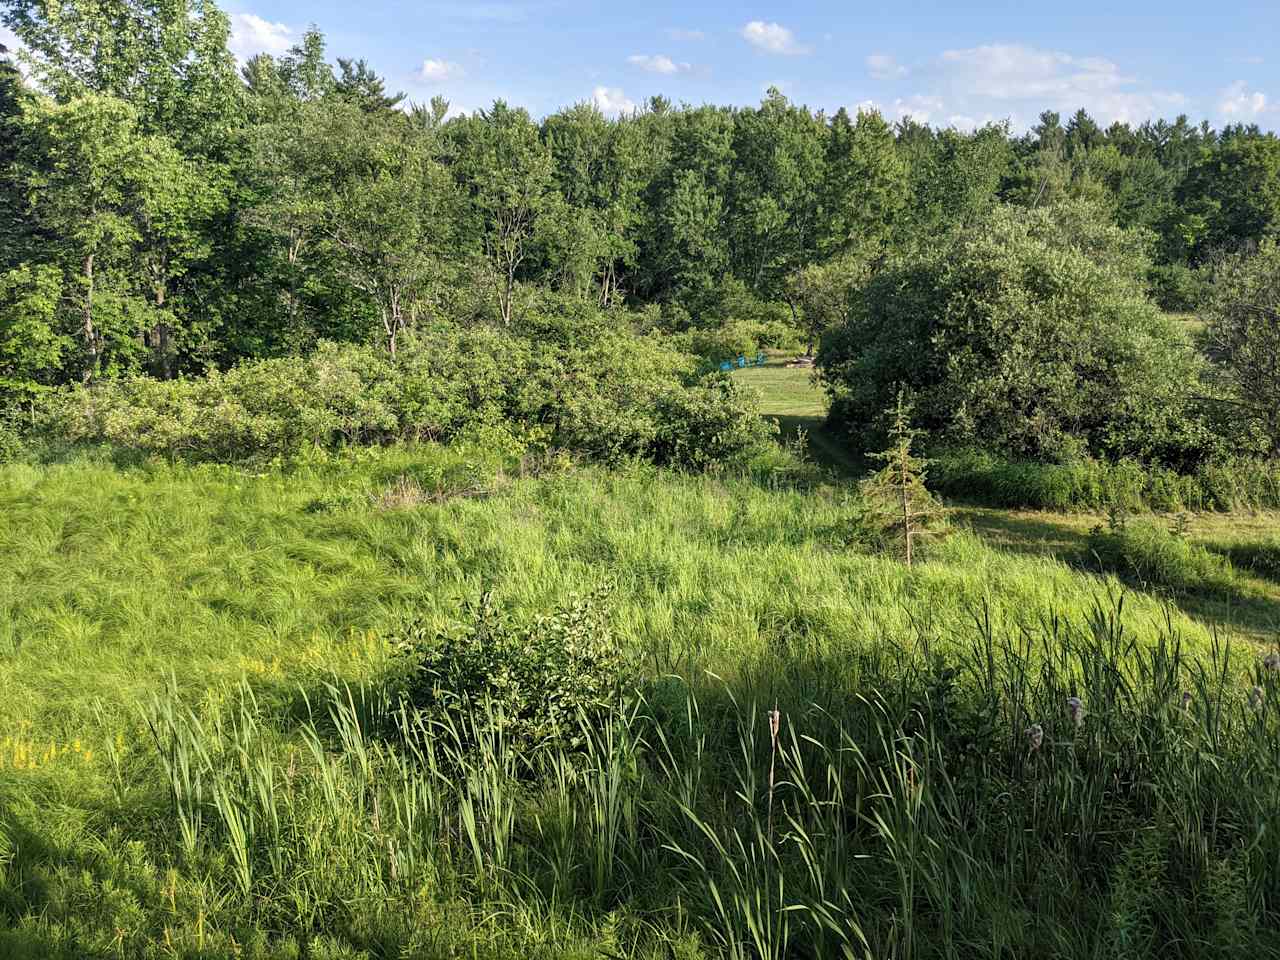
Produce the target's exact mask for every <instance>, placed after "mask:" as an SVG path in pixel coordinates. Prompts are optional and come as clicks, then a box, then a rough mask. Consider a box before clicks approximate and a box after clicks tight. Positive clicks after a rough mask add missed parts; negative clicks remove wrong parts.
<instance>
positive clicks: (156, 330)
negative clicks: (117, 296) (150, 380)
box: [151, 283, 173, 380]
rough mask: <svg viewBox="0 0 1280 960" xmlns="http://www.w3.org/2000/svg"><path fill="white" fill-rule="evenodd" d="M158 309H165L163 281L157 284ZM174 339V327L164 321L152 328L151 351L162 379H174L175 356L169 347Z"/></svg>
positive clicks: (157, 372) (154, 363)
mask: <svg viewBox="0 0 1280 960" xmlns="http://www.w3.org/2000/svg"><path fill="white" fill-rule="evenodd" d="M155 294H156V309H157V310H163V309H164V303H165V289H164V284H163V283H157V284H156V286H155ZM172 339H173V328H172V327H171V326H170V325H169V324H167V323H165V322H164V321H160V322H158V323H157V324H156V325H155V326H154V327H152V328H151V351H152V363H153V366H154V367H155V371H156V376H158V377H160V378H161V379H162V380H172V379H173V357H172V356H171V355H170V353H169V348H170V345H171V343H172Z"/></svg>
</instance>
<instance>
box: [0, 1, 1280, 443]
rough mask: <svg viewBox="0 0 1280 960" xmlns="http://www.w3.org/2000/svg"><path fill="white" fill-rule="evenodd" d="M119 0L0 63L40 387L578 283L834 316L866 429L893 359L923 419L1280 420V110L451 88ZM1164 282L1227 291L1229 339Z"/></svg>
mask: <svg viewBox="0 0 1280 960" xmlns="http://www.w3.org/2000/svg"><path fill="white" fill-rule="evenodd" d="M107 10H108V8H105V7H104V8H99V7H97V6H93V5H87V6H84V7H80V6H72V7H66V8H59V9H58V12H56V13H55V12H54V8H50V7H48V6H47V5H44V4H41V3H36V2H32V0H22V2H16V3H12V4H9V6H8V10H7V12H6V13H5V14H4V22H5V24H6V25H7V26H8V27H9V28H11V29H12V30H13V31H14V33H15V34H16V36H17V37H18V38H19V39H20V41H21V43H22V44H23V51H22V53H21V54H18V53H17V52H15V51H11V52H10V53H9V56H8V57H7V58H6V59H5V61H4V63H3V72H2V73H0V137H2V139H0V164H2V166H0V177H2V179H0V203H2V204H3V205H4V211H5V214H4V216H3V217H2V218H0V224H2V226H0V229H3V230H4V238H3V244H2V245H0V399H2V402H3V405H4V407H5V409H6V410H8V411H9V416H10V419H11V420H14V421H16V422H18V423H22V422H23V418H22V412H23V411H27V412H28V413H30V418H29V419H30V420H31V421H32V422H34V418H35V411H36V408H37V407H38V406H40V405H41V404H46V405H47V403H48V402H49V401H48V400H47V398H48V397H49V396H50V395H51V391H53V394H52V395H54V396H69V395H71V394H67V393H66V391H65V390H64V391H58V390H56V388H62V387H66V386H67V385H94V384H101V383H109V382H117V381H118V382H128V383H132V384H134V385H135V387H136V389H137V390H141V391H143V392H145V390H147V389H151V390H152V392H151V393H150V394H147V396H152V397H154V396H158V395H160V394H156V393H155V391H156V390H160V391H161V394H163V395H164V396H167V397H173V396H177V394H174V393H173V392H172V391H169V392H165V391H164V390H163V388H160V387H152V388H147V387H140V386H137V384H139V383H140V379H139V378H151V379H153V380H154V381H156V382H157V383H162V382H165V381H173V380H174V379H175V378H192V377H199V376H201V375H204V374H212V375H215V376H216V375H217V374H218V372H219V371H228V370H233V369H234V368H236V366H237V365H238V364H241V363H243V362H245V361H258V360H265V359H282V358H307V357H314V356H315V355H316V351H317V350H318V349H320V350H322V351H323V350H325V349H327V350H330V351H332V350H333V349H334V345H343V344H347V345H359V346H360V347H361V349H362V350H364V351H365V352H363V353H361V354H360V356H361V357H364V358H365V360H362V361H360V362H363V363H366V364H373V365H377V364H380V363H385V362H392V363H394V362H395V359H394V358H395V357H396V355H397V351H398V350H402V349H403V346H404V344H405V343H406V342H411V343H412V344H413V345H414V346H413V350H414V351H417V352H418V353H421V352H422V351H424V350H425V351H426V353H427V355H428V356H429V357H430V358H431V359H432V361H433V362H437V364H438V365H443V366H441V367H440V369H441V370H442V371H443V370H444V368H445V367H447V366H448V365H450V364H454V363H457V364H459V365H463V361H462V360H461V359H459V357H460V356H461V355H468V356H471V355H475V354H476V353H477V352H479V353H484V352H485V350H486V349H487V348H485V347H483V346H482V345H481V344H479V343H478V341H477V340H476V338H477V337H486V336H487V337H489V338H490V339H489V340H488V341H486V342H488V343H490V344H492V343H495V342H497V341H498V340H502V339H503V337H504V336H506V337H507V338H508V339H509V338H510V337H511V336H517V335H519V336H517V339H520V342H521V343H522V344H524V346H526V347H528V346H529V345H530V344H531V343H532V344H536V343H538V342H542V341H545V340H546V339H547V337H548V334H547V324H548V322H550V321H548V320H547V318H550V317H558V318H560V319H559V320H556V321H555V322H553V323H552V324H551V325H552V326H555V325H556V324H559V326H560V327H562V328H563V327H564V326H565V324H566V323H569V321H567V320H565V319H564V318H567V317H577V318H579V321H574V322H580V321H581V322H586V321H582V320H581V318H590V321H589V322H590V325H591V327H592V329H593V330H594V331H596V332H597V333H600V332H602V331H612V334H611V335H614V336H615V337H616V336H624V337H625V343H623V342H622V341H618V342H617V343H614V344H613V345H612V347H611V348H610V350H611V351H612V352H613V355H614V356H615V357H616V356H617V355H618V354H619V353H627V352H628V351H629V350H630V351H632V352H634V353H643V352H644V351H645V350H647V349H649V348H650V347H652V345H653V344H654V343H656V342H657V339H661V340H662V342H663V344H664V346H663V349H667V348H669V347H671V346H675V347H677V348H679V349H680V350H683V351H685V352H686V353H692V354H697V355H701V356H703V357H705V358H706V359H709V360H713V361H714V360H718V359H720V358H723V357H725V356H736V355H738V354H739V353H745V352H750V351H754V350H755V349H757V348H759V347H783V348H788V349H794V350H800V349H807V350H808V351H810V352H812V351H814V350H815V348H816V347H817V345H818V344H819V342H820V341H822V340H823V338H824V336H825V338H826V346H824V347H823V349H822V350H821V352H820V353H821V355H820V357H819V366H820V368H821V370H822V376H823V378H824V380H825V382H826V385H827V387H828V390H829V392H830V394H831V396H832V399H833V407H832V412H833V418H834V419H835V420H836V421H841V422H844V423H846V424H848V425H850V426H852V427H854V428H855V430H856V429H857V428H859V427H861V426H863V425H865V424H866V423H868V422H870V420H872V419H874V417H875V416H876V415H877V414H878V413H879V411H882V410H883V409H884V408H885V406H886V403H887V401H888V400H889V399H891V398H892V396H893V395H894V393H895V392H896V391H897V390H898V389H901V388H904V387H905V388H908V389H910V390H911V391H912V392H913V393H914V394H916V395H918V397H919V400H920V405H919V416H920V417H921V418H922V421H923V422H924V425H925V426H927V427H929V428H930V429H936V430H937V431H939V433H940V435H943V436H945V437H947V438H948V439H951V440H958V441H962V442H966V443H967V442H975V443H981V444H982V445H987V446H989V445H995V446H996V447H999V448H1001V449H1003V450H1004V451H1006V452H1008V453H1010V454H1016V455H1030V456H1035V457H1042V456H1047V457H1049V458H1051V459H1062V458H1064V457H1069V456H1070V455H1072V454H1073V453H1078V452H1080V451H1082V450H1083V451H1085V452H1088V453H1092V454H1096V455H1108V456H1128V455H1132V456H1135V457H1138V458H1141V459H1144V460H1148V461H1161V462H1165V463H1168V464H1171V465H1174V466H1178V467H1185V466H1194V465H1195V464H1197V463H1200V462H1202V461H1204V460H1205V459H1207V458H1211V457H1215V456H1220V455H1227V454H1236V453H1241V452H1247V453H1255V454H1257V453H1263V454H1265V453H1269V452H1273V451H1274V450H1275V449H1277V444H1280V428H1278V426H1277V423H1276V418H1275V413H1274V403H1273V402H1272V401H1273V400H1274V399H1275V396H1276V394H1275V382H1276V374H1275V371H1274V370H1273V369H1269V368H1268V366H1267V361H1266V356H1267V355H1268V354H1267V351H1268V350H1273V349H1274V343H1275V339H1276V337H1275V334H1274V332H1273V331H1272V332H1271V333H1269V334H1268V333H1267V332H1266V331H1265V330H1264V331H1262V332H1261V333H1260V332H1259V331H1258V330H1257V329H1256V328H1257V327H1258V326H1259V323H1258V322H1254V321H1256V320H1257V319H1258V317H1259V316H1260V315H1259V314H1258V313H1257V310H1256V309H1253V310H1252V312H1250V309H1252V308H1250V309H1245V310H1244V311H1243V313H1242V312H1241V309H1235V307H1239V306H1240V305H1241V304H1245V305H1248V304H1254V306H1255V307H1256V305H1257V302H1261V301H1259V300H1258V297H1259V296H1261V291H1265V289H1266V288H1267V286H1268V284H1271V285H1274V283H1275V280H1274V273H1268V272H1267V271H1266V270H1265V269H1260V265H1261V264H1264V263H1266V262H1271V263H1274V261H1275V259H1276V254H1275V252H1274V249H1273V248H1272V247H1270V246H1269V243H1270V238H1271V237H1272V236H1273V234H1275V233H1276V232H1277V230H1280V140H1277V138H1276V137H1275V136H1274V135H1273V134H1271V133H1267V132H1263V131H1262V130H1260V129H1258V128H1257V127H1256V126H1254V127H1243V126H1231V127H1227V128H1225V129H1222V130H1214V129H1212V128H1211V127H1210V126H1209V125H1208V124H1207V123H1201V124H1199V125H1196V124H1194V123H1192V122H1191V121H1189V120H1188V119H1187V118H1186V117H1179V118H1178V119H1177V120H1176V121H1174V122H1172V123H1170V122H1167V121H1164V120H1158V121H1153V122H1148V123H1144V124H1142V125H1141V126H1139V127H1137V128H1134V127H1131V126H1129V125H1126V124H1119V123H1117V124H1113V125H1112V126H1110V127H1108V128H1106V129H1103V128H1101V127H1100V126H1099V125H1098V124H1097V123H1096V122H1095V121H1094V120H1093V119H1092V118H1091V117H1090V116H1089V115H1088V114H1087V113H1086V112H1084V111H1083V110H1081V111H1079V112H1077V113H1076V114H1075V115H1074V116H1072V117H1070V118H1068V119H1066V121H1065V123H1064V122H1063V118H1062V117H1061V116H1059V115H1058V114H1056V113H1051V112H1046V113H1044V114H1043V115H1042V116H1041V118H1040V122H1039V123H1038V124H1037V125H1036V126H1035V127H1034V128H1033V129H1032V130H1030V131H1029V132H1026V133H1018V132H1015V131H1012V130H1010V129H1009V128H1008V126H1007V125H988V126H986V127H983V128H981V129H978V130H975V131H972V132H961V131H957V130H954V129H933V128H930V127H929V126H927V125H924V124H920V123H916V122H914V121H912V120H910V119H904V120H902V121H900V122H898V123H897V124H893V125H891V124H889V123H888V122H886V120H885V119H884V118H883V117H882V116H880V115H879V114H877V113H875V112H859V113H857V114H856V115H853V114H851V113H850V112H849V111H847V110H843V109H842V110H840V111H838V112H837V113H835V114H834V115H827V114H825V113H823V112H820V111H819V112H814V111H811V110H809V109H807V108H806V107H804V106H801V105H798V104H794V103H792V102H790V101H789V100H788V99H787V98H786V97H785V96H783V95H782V94H781V93H779V92H777V91H770V92H769V94H768V95H767V96H766V98H765V99H764V100H763V102H761V104H760V105H759V106H758V107H748V108H740V107H724V106H712V105H703V106H691V105H675V104H672V103H670V102H668V101H666V100H664V99H662V98H660V97H655V98H653V99H652V100H650V101H649V102H648V103H647V104H646V105H645V106H644V107H643V108H642V109H640V110H638V111H636V112H635V113H634V114H631V115H623V116H618V117H607V116H605V115H603V114H602V113H601V112H600V110H598V109H597V108H596V107H595V106H593V105H591V104H589V103H580V104H577V105H574V106H572V107H568V108H566V109H564V110H562V111H560V112H558V113H555V114H553V115H551V116H548V117H545V118H544V119H542V120H541V121H538V120H535V119H534V118H531V117H530V116H529V115H528V114H527V113H526V112H525V111H524V110H521V109H517V108H514V107H512V106H509V105H508V104H506V103H503V102H497V103H495V104H494V105H493V106H492V108H491V109H488V110H485V111H477V112H476V113H474V114H472V115H452V116H451V115H450V111H449V106H448V104H447V103H445V102H443V101H442V100H440V99H436V100H434V101H432V102H431V103H430V104H426V105H423V104H410V103H407V102H406V101H405V98H404V97H403V95H401V94H398V93H394V92H391V91H389V90H388V89H387V87H386V85H385V83H384V81H383V79H382V78H380V77H379V76H378V75H377V74H376V73H375V72H374V70H373V69H372V68H371V67H370V66H369V64H368V63H367V62H365V61H364V60H360V59H347V58H338V59H337V61H336V64H335V63H331V62H330V60H329V59H328V56H327V51H326V46H325V40H324V37H323V36H322V35H321V34H320V32H319V31H317V30H315V29H312V30H311V31H310V32H309V33H307V35H306V36H305V38H304V39H303V41H302V42H301V43H300V44H299V45H298V46H297V47H295V48H294V49H292V50H291V51H290V52H288V53H287V54H285V55H283V56H280V57H271V56H268V55H259V56H257V57H254V58H253V59H252V60H250V61H249V62H247V63H245V64H243V65H242V66H238V65H237V63H236V61H235V60H234V58H233V57H232V55H231V53H230V52H229V51H228V46H227V42H228V21H227V18H226V16H225V15H224V14H223V13H222V12H221V11H219V10H218V9H217V8H216V7H215V6H214V5H213V4H212V3H210V2H207V0H189V2H183V3H166V4H158V3H130V4H119V5H113V6H112V7H111V8H110V11H111V12H109V13H108V12H106V11H107ZM1259 251H1261V254H1262V256H1261V257H1260V258H1258V257H1253V256H1252V255H1253V254H1255V253H1257V252H1259ZM1226 277H1229V278H1234V280H1233V281H1232V282H1233V283H1234V286H1231V285H1227V286H1224V283H1225V281H1224V279H1223V278H1226ZM1262 299H1263V300H1265V296H1264V297H1262ZM975 305H977V306H975ZM1154 305H1158V306H1159V307H1160V308H1162V309H1163V310H1164V311H1191V310H1195V309H1199V308H1205V309H1206V310H1216V316H1218V321H1219V322H1216V323H1215V324H1214V325H1213V327H1212V330H1211V335H1210V336H1209V337H1208V340H1210V341H1212V343H1204V344H1200V347H1202V348H1203V349H1192V348H1191V347H1190V346H1189V345H1188V344H1187V343H1186V342H1184V341H1186V337H1185V336H1183V334H1182V333H1179V332H1178V331H1177V330H1176V329H1175V325H1174V324H1172V323H1171V322H1169V321H1168V320H1166V319H1165V318H1163V317H1162V316H1160V315H1159V313H1158V311H1157V310H1156V307H1155V306H1154ZM1233 305H1234V307H1233ZM1259 309H1264V310H1265V306H1264V307H1263V308H1259ZM975 311H976V313H975ZM976 314H980V315H981V322H980V323H978V324H977V325H976V326H975V324H974V322H973V320H974V317H975V315H976ZM1261 316H1262V317H1263V318H1264V322H1263V323H1262V325H1263V326H1267V327H1269V328H1274V326H1275V321H1274V314H1271V315H1270V319H1269V320H1267V319H1265V318H1266V316H1267V315H1266V314H1265V313H1264V314H1262V315H1261ZM1251 318H1252V319H1251ZM530 324H532V326H530ZM570 325H572V324H570ZM504 331H506V333H505V334H504ZM522 331H523V333H521V332H522ZM556 336H559V338H560V340H561V341H562V342H565V343H567V342H568V340H567V339H566V338H568V339H573V338H572V337H571V336H570V335H569V334H568V333H566V332H565V330H563V329H562V330H561V333H560V334H557V335H556ZM592 336H595V334H592ZM1260 337H1262V338H1263V339H1262V340H1261V341H1260V340H1259V338H1260ZM494 338H497V339H496V340H495V339H494ZM1268 338H1269V339H1268ZM552 339H555V337H552ZM581 339H582V338H581V337H579V338H578V340H579V341H581ZM458 351H461V354H459V353H458ZM344 356H347V357H348V359H347V360H346V361H343V362H344V363H353V362H355V361H353V360H351V359H350V357H351V356H353V355H351V354H344ZM1206 358H1208V360H1209V361H1210V366H1208V367H1206V366H1205V361H1206ZM655 362H657V361H656V360H655ZM664 362H665V361H664ZM512 364H515V365H516V366H519V364H518V363H517V362H516V361H514V360H511V359H510V358H507V359H503V360H501V361H499V364H498V365H499V366H500V367H502V368H504V369H509V368H512ZM460 369H461V366H460ZM687 372H688V373H689V374H690V375H691V371H687ZM527 373H528V371H526V374H527ZM1268 391H1270V392H1268ZM108 393H109V391H108ZM104 395H105V394H104ZM139 395H141V394H137V393H134V394H130V396H131V397H133V399H132V400H130V403H132V404H133V405H134V406H136V404H137V402H138V401H137V396H139ZM184 396H185V394H184ZM455 399H456V400H458V402H459V403H463V404H465V405H472V406H474V405H475V404H477V403H480V402H481V401H478V400H477V399H476V397H475V396H471V397H470V398H455ZM103 402H104V403H105V402H106V401H103ZM64 412H65V411H64ZM81 414H82V415H81V416H80V421H83V420H84V419H85V416H86V415H83V411H81ZM1241 414H1244V415H1243V416H1242V415H1241ZM72 419H75V418H74V417H73V418H72ZM89 419H93V418H92V417H90V418H89ZM99 419H100V418H99ZM366 426H367V425H366ZM402 428H403V424H399V425H398V426H397V427H396V428H395V429H393V430H392V432H395V431H396V430H401V431H402ZM94 429H97V428H94ZM186 429H187V427H184V426H181V425H179V426H178V427H174V428H173V430H176V431H178V432H183V431H185V430H186ZM379 429H381V428H379ZM593 429H594V427H593ZM361 431H363V432H365V433H369V432H370V431H369V430H367V429H365V427H364V426H362V427H360V428H359V429H357V430H355V431H354V432H356V433H359V432H361ZM72 432H74V431H72ZM88 432H89V433H93V432H94V430H92V429H91V430H89V431H88ZM98 432H102V431H101V430H99V431H98ZM153 432H154V431H153ZM171 432H172V431H171ZM373 432H374V433H377V432H378V431H377V430H374V431H373ZM425 432H426V433H428V434H431V435H436V434H439V433H442V432H447V431H446V430H444V429H443V428H440V429H436V428H434V427H432V428H428V429H427V430H426V431H425ZM346 433H347V436H348V437H350V436H351V435H352V433H353V431H352V430H347V432H346Z"/></svg>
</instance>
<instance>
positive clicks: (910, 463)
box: [861, 391, 939, 567]
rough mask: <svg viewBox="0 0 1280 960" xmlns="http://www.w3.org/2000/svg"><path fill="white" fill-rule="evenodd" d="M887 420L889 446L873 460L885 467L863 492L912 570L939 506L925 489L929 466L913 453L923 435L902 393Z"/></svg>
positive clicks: (868, 480)
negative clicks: (919, 544) (917, 545)
mask: <svg viewBox="0 0 1280 960" xmlns="http://www.w3.org/2000/svg"><path fill="white" fill-rule="evenodd" d="M885 420H886V422H887V424H888V426H887V429H886V432H887V433H888V435H889V446H888V447H887V448H885V449H884V450H882V451H881V452H879V453H875V454H872V456H871V459H873V460H878V461H879V462H881V463H883V464H884V466H883V467H881V468H880V470H878V471H876V472H875V473H873V474H872V475H871V476H869V477H867V479H865V480H864V481H863V482H862V485H861V492H862V496H863V499H864V500H866V502H867V504H868V505H869V506H870V508H871V512H872V514H873V515H878V516H879V518H880V522H881V525H882V527H883V529H884V531H885V533H886V534H887V535H888V536H889V537H891V538H893V539H896V540H900V541H901V544H902V554H903V559H904V560H905V561H906V563H907V566H908V567H909V566H911V564H912V559H913V557H914V554H915V542H916V540H918V539H920V538H921V537H922V536H925V535H926V534H927V533H929V532H930V530H929V526H930V524H929V521H930V520H931V519H936V515H937V514H938V513H939V504H938V503H937V502H936V501H935V500H934V499H933V497H932V495H931V494H930V493H929V491H928V490H927V489H926V488H925V477H926V474H927V471H928V466H929V463H928V461H927V460H924V459H922V458H921V457H919V456H917V455H916V453H915V452H914V450H913V449H912V445H913V444H914V443H915V441H916V439H917V438H918V437H919V436H920V431H918V430H916V429H914V428H913V427H912V426H911V404H910V403H909V402H908V401H907V399H906V397H905V395H904V394H903V392H902V391H899V392H898V398H897V401H896V402H895V404H894V405H893V406H892V407H890V408H889V410H887V411H886V413H885Z"/></svg>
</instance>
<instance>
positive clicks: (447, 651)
mask: <svg viewBox="0 0 1280 960" xmlns="http://www.w3.org/2000/svg"><path fill="white" fill-rule="evenodd" d="M393 642H394V645H395V650H396V662H395V663H394V664H393V666H392V670H393V672H394V674H395V676H396V680H395V684H396V687H397V690H398V691H399V694H400V696H401V697H403V698H404V700H405V701H406V702H407V703H408V705H409V706H410V707H411V708H412V709H413V710H414V711H416V712H422V713H425V714H426V715H427V717H428V719H427V722H428V723H432V722H441V721H445V722H448V721H449V720H452V721H453V722H457V721H458V720H459V719H461V718H472V721H473V723H474V724H475V726H474V728H473V729H470V730H468V731H467V733H468V735H475V736H478V737H481V738H494V737H497V738H500V739H501V740H502V741H503V742H504V744H505V746H506V748H507V749H510V750H512V751H514V752H515V753H516V754H517V755H518V756H519V757H520V758H521V759H522V761H524V762H527V763H530V764H534V763H537V762H538V761H539V760H540V751H543V750H547V749H557V748H558V749H569V750H580V749H583V748H584V747H585V746H586V743H585V740H584V736H585V735H586V734H585V731H589V730H590V729H592V728H598V727H599V726H600V725H601V724H602V723H607V722H608V720H609V718H610V717H611V716H612V715H613V713H614V711H617V710H620V709H622V708H623V706H624V704H625V702H626V700H627V699H628V698H629V697H634V695H635V693H636V683H637V677H636V675H635V673H634V667H633V665H632V664H631V663H630V661H629V659H628V657H627V656H626V654H625V653H624V652H623V650H622V649H621V648H620V646H619V644H618V640H617V637H616V636H615V635H614V633H613V631H612V630H611V629H610V627H609V622H608V607H607V604H606V602H605V597H604V595H602V594H597V595H594V596H589V597H586V598H583V599H579V600H574V601H570V602H568V603H566V604H564V605H563V606H562V607H561V608H560V609H558V610H556V611H555V612H554V613H551V614H549V615H546V616H538V617H534V618H533V619H531V620H530V619H529V618H527V617H525V618H517V617H516V616H514V615H513V614H512V613H510V612H508V611H503V610H499V609H497V608H496V606H495V604H494V601H493V597H492V595H491V594H488V593H486V594H484V595H483V596H482V597H481V598H480V600H479V602H478V603H475V604H473V605H471V606H469V607H467V608H466V609H465V610H464V611H463V623H462V624H461V625H460V626H457V627H454V628H452V629H448V630H445V631H443V632H438V631H432V630H430V629H429V628H426V627H424V626H423V625H422V624H413V625H410V626H408V627H407V628H406V629H405V630H404V631H403V632H402V633H401V634H400V636H399V637H398V638H396V639H394V641H393ZM399 709H401V708H400V707H399V706H398V707H397V711H398V710H399Z"/></svg>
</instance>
